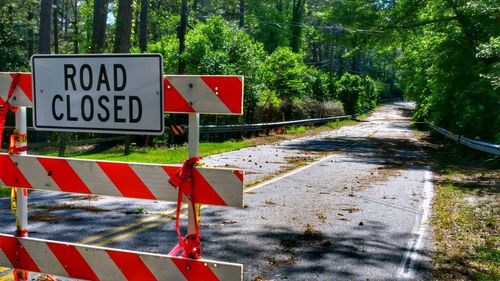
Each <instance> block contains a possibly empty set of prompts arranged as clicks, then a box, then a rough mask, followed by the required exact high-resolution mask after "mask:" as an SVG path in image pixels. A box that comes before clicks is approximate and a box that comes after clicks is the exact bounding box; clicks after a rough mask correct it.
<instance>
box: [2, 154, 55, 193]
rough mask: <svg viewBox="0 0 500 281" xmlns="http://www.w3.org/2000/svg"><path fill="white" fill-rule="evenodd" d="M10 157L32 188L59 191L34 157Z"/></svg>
mask: <svg viewBox="0 0 500 281" xmlns="http://www.w3.org/2000/svg"><path fill="white" fill-rule="evenodd" d="M10 157H11V158H12V160H13V161H14V162H15V163H16V165H17V168H19V170H20V171H21V173H22V174H23V176H24V177H25V178H26V179H27V180H28V182H29V183H30V184H31V186H32V187H33V188H39V189H44V190H53V191H60V190H61V189H60V188H59V186H58V185H57V184H56V183H55V182H54V180H52V178H51V177H50V176H48V172H47V171H46V170H45V168H44V167H43V166H42V164H40V162H38V160H37V159H36V158H35V157H26V156H18V155H12V156H10Z"/></svg>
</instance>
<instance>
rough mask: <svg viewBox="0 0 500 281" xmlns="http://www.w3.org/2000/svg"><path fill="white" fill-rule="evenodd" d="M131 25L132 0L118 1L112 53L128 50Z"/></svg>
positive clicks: (126, 51)
mask: <svg viewBox="0 0 500 281" xmlns="http://www.w3.org/2000/svg"><path fill="white" fill-rule="evenodd" d="M131 27H132V0H119V1H118V15H117V17H116V30H115V44H114V47H113V52H114V53H128V52H130V33H131Z"/></svg>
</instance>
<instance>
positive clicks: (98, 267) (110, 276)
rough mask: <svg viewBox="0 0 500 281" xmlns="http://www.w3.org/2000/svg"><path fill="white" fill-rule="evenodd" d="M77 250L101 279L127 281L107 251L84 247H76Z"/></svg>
mask: <svg viewBox="0 0 500 281" xmlns="http://www.w3.org/2000/svg"><path fill="white" fill-rule="evenodd" d="M76 249H77V250H78V252H79V253H80V255H82V257H83V258H84V259H85V261H86V262H87V263H88V265H89V266H90V268H92V270H93V271H94V273H95V274H96V275H97V277H98V278H99V279H101V280H109V281H122V280H127V278H125V275H123V273H122V272H121V271H120V269H119V268H118V267H117V266H116V264H115V263H114V262H113V260H112V259H111V258H110V257H109V255H108V254H107V253H106V252H105V251H103V250H96V249H89V248H82V247H76Z"/></svg>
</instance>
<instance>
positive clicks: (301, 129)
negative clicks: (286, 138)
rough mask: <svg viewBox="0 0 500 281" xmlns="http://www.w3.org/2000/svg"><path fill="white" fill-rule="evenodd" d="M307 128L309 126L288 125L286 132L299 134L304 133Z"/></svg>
mask: <svg viewBox="0 0 500 281" xmlns="http://www.w3.org/2000/svg"><path fill="white" fill-rule="evenodd" d="M307 130H309V128H308V127H305V126H298V127H290V128H287V129H286V133H287V134H291V135H300V134H305V133H306V132H307Z"/></svg>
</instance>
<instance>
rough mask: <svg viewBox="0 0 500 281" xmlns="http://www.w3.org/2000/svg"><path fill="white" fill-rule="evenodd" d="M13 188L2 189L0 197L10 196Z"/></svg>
mask: <svg viewBox="0 0 500 281" xmlns="http://www.w3.org/2000/svg"><path fill="white" fill-rule="evenodd" d="M10 193H11V188H8V187H0V197H7V196H10Z"/></svg>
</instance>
